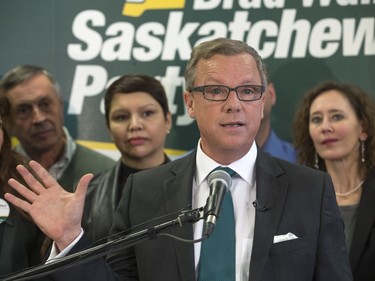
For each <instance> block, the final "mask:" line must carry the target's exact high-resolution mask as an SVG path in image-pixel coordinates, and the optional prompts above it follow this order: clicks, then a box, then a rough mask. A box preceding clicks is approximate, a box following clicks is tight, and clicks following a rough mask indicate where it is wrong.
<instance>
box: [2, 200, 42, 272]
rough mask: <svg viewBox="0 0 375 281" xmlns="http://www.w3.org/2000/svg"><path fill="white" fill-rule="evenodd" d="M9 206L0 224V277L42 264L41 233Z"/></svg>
mask: <svg viewBox="0 0 375 281" xmlns="http://www.w3.org/2000/svg"><path fill="white" fill-rule="evenodd" d="M9 206H10V215H9V217H8V218H7V219H6V221H4V222H3V223H2V224H0V275H3V274H9V273H14V272H16V271H19V270H21V269H25V268H27V267H30V266H33V265H38V264H41V262H42V259H41V254H40V248H41V246H42V243H43V240H44V235H43V233H42V232H41V231H40V230H39V228H38V227H36V225H35V224H33V223H32V222H31V221H29V220H27V219H26V218H24V217H23V216H21V214H20V213H18V212H17V211H16V210H15V209H14V207H13V206H12V205H11V204H9ZM0 279H1V278H0Z"/></svg>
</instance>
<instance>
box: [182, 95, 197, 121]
mask: <svg viewBox="0 0 375 281" xmlns="http://www.w3.org/2000/svg"><path fill="white" fill-rule="evenodd" d="M184 101H185V106H186V110H187V113H188V114H189V116H190V118H193V119H194V118H195V111H194V97H193V94H192V93H190V92H188V91H185V92H184Z"/></svg>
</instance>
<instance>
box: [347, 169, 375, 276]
mask: <svg viewBox="0 0 375 281" xmlns="http://www.w3.org/2000/svg"><path fill="white" fill-rule="evenodd" d="M349 259H350V264H351V266H352V271H353V277H354V280H355V281H362V280H375V170H373V171H372V172H371V173H370V174H369V176H368V177H367V179H366V180H365V182H364V183H363V189H362V195H361V200H360V203H359V207H358V213H357V222H356V225H355V228H354V233H353V240H352V245H351V248H350V252H349Z"/></svg>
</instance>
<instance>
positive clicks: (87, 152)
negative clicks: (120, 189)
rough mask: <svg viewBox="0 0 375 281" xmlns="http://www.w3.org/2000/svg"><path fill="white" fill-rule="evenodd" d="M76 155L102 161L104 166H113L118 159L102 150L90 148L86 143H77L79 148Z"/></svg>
mask: <svg viewBox="0 0 375 281" xmlns="http://www.w3.org/2000/svg"><path fill="white" fill-rule="evenodd" d="M75 155H77V156H79V157H90V158H89V159H90V161H95V162H99V163H101V165H102V166H103V165H104V166H108V167H112V166H113V165H114V164H115V163H116V161H115V160H114V159H112V158H110V157H109V156H106V155H104V154H102V153H100V152H97V151H96V150H93V149H91V148H88V147H86V146H84V145H81V144H79V143H77V148H76V151H75Z"/></svg>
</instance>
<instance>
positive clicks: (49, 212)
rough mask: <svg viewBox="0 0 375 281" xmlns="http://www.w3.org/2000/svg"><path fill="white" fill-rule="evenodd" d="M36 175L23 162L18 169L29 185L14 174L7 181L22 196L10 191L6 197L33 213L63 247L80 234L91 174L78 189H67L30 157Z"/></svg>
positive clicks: (82, 180)
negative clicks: (14, 176)
mask: <svg viewBox="0 0 375 281" xmlns="http://www.w3.org/2000/svg"><path fill="white" fill-rule="evenodd" d="M29 165H30V167H31V169H32V170H33V171H34V173H35V175H36V176H37V177H38V178H39V179H37V178H36V177H34V176H33V174H31V173H30V172H29V171H28V170H27V169H26V168H25V167H24V166H22V165H18V166H17V171H18V172H19V173H20V175H21V176H22V178H23V179H24V180H25V182H26V183H27V185H28V186H29V187H30V188H27V187H25V186H24V185H23V184H21V183H20V182H18V181H17V180H15V179H13V178H11V179H10V180H9V181H8V183H9V185H10V186H11V187H13V188H14V189H15V190H16V191H17V192H18V193H19V194H20V195H21V196H22V197H23V198H19V197H16V196H14V195H12V194H10V193H7V194H5V199H6V200H8V201H9V202H11V203H12V204H13V205H15V206H17V207H19V208H20V209H22V210H23V211H25V212H26V213H28V214H30V216H31V217H32V219H33V220H34V222H35V223H36V224H37V225H38V226H39V228H40V229H41V230H42V231H43V232H44V234H45V235H47V236H48V237H49V238H51V239H52V240H54V241H55V244H56V246H57V247H58V249H59V250H63V249H64V248H65V247H66V246H68V245H69V244H70V243H71V242H73V240H74V239H75V238H76V237H77V236H78V235H79V233H80V231H81V220H82V213H83V207H84V202H85V195H86V190H87V186H88V184H89V182H90V180H91V179H92V177H93V175H92V174H86V175H84V176H83V177H82V178H81V179H80V181H79V183H78V186H77V189H76V191H75V193H70V192H67V191H65V190H64V189H63V188H62V187H61V186H60V185H59V184H58V183H57V182H56V180H55V179H54V178H53V177H52V176H51V175H50V174H49V173H48V172H47V171H46V170H45V169H44V168H43V167H42V166H41V165H40V164H39V163H37V162H36V161H33V160H32V161H30V163H29Z"/></svg>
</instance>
